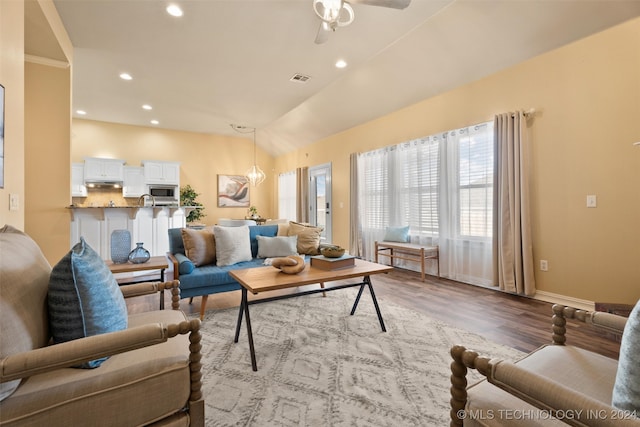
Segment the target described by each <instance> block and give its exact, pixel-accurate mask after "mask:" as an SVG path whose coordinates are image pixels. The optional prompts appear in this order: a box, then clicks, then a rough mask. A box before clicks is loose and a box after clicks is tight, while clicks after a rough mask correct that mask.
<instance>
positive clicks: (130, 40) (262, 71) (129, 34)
mask: <svg viewBox="0 0 640 427" xmlns="http://www.w3.org/2000/svg"><path fill="white" fill-rule="evenodd" d="M175 3H178V4H180V5H181V7H182V8H183V10H184V16H183V17H182V18H174V17H171V16H169V15H168V14H167V13H166V12H165V7H166V5H167V4H168V2H165V1H159V0H153V1H150V0H54V4H55V6H56V8H57V9H58V12H59V14H60V17H61V18H62V21H63V23H64V25H65V28H66V29H67V32H68V34H69V37H70V38H71V41H72V43H73V46H74V48H75V50H74V58H73V109H74V116H75V110H77V109H82V110H85V111H87V115H86V116H84V117H85V118H87V119H93V120H101V121H108V122H116V123H126V124H132V125H139V126H152V125H151V124H150V120H151V119H157V120H159V121H160V124H159V125H158V126H159V127H161V128H166V129H176V130H183V131H191V132H200V133H212V134H222V135H233V136H241V135H239V134H238V133H236V132H235V131H234V130H233V129H231V127H230V124H232V123H233V124H239V125H244V126H249V127H256V128H257V129H258V144H259V145H260V146H261V148H263V149H264V150H266V151H268V152H269V153H271V154H272V155H280V154H284V153H286V152H288V151H291V150H293V149H296V148H299V147H302V146H304V145H306V144H309V143H312V142H314V141H317V140H319V139H322V138H325V137H327V136H329V135H332V134H335V133H338V132H341V131H343V130H346V129H348V128H351V127H353V126H356V125H358V124H360V123H363V122H366V121H369V120H372V119H374V118H376V117H380V116H382V115H385V114H388V113H390V112H392V111H395V110H397V109H399V108H402V107H405V106H408V105H410V104H413V103H415V102H418V101H420V100H423V99H426V98H429V97H431V96H434V95H436V94H438V93H442V92H444V91H447V90H450V89H452V88H455V87H457V86H460V85H462V84H465V83H467V82H470V81H473V80H477V79H479V78H481V77H484V76H486V75H489V74H492V73H494V72H496V71H498V70H501V69H504V68H506V67H509V66H511V65H513V64H516V63H518V62H520V61H523V60H525V59H527V58H530V57H533V56H535V55H538V54H540V53H543V52H545V51H548V50H550V49H553V48H556V47H559V46H562V45H564V44H567V43H569V42H571V41H573V40H577V39H579V38H582V37H584V36H587V35H589V34H592V33H595V32H597V31H601V30H603V29H605V28H607V27H610V26H612V25H615V24H617V23H620V22H623V21H626V20H628V19H630V18H633V17H635V16H639V15H640V1H637V0H634V1H623V0H601V1H597V0H547V1H542V0H531V1H529V0H465V1H460V0H457V1H455V0H412V2H411V5H410V6H409V7H408V8H407V9H404V10H395V9H388V8H383V7H374V6H368V5H361V4H354V5H353V9H354V10H355V21H354V22H353V24H351V25H350V26H348V27H342V28H339V29H338V30H337V31H336V32H335V33H332V34H331V35H330V37H329V41H328V42H327V43H325V44H322V45H317V44H315V43H314V39H315V36H316V32H317V29H318V25H319V22H320V21H319V20H318V18H317V17H316V16H315V14H314V12H313V9H312V6H311V4H312V0H288V1H275V0H253V1H250V0H207V1H204V0H176V1H175ZM27 21H28V19H27ZM27 27H29V22H27ZM27 33H28V31H27ZM26 45H27V47H26V49H25V50H26V51H27V52H26V53H29V54H34V55H38V56H47V52H46V51H45V52H43V50H46V49H44V48H43V47H42V46H37V43H30V41H29V38H28V37H27V41H26ZM30 50H31V51H30ZM55 55H56V54H55V53H51V56H52V59H56V58H55ZM341 58H342V59H344V60H346V61H347V62H348V64H349V65H348V67H347V68H346V69H342V70H341V69H337V68H335V67H334V63H335V62H336V60H338V59H341ZM121 72H128V73H130V74H131V75H132V76H133V80H132V81H123V80H121V79H120V78H119V77H118V75H119V74H120V73H121ZM295 73H301V74H306V75H308V76H310V77H311V79H310V81H309V82H307V83H296V82H291V81H289V79H290V78H291V77H292V76H293V75H294V74H295ZM145 103H148V104H150V105H152V106H153V110H152V111H145V110H143V109H142V108H141V106H142V104H145Z"/></svg>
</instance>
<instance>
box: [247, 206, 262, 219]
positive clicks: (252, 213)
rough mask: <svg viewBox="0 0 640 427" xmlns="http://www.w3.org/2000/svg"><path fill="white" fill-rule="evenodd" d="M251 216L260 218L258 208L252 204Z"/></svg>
mask: <svg viewBox="0 0 640 427" xmlns="http://www.w3.org/2000/svg"><path fill="white" fill-rule="evenodd" d="M249 217H250V218H251V219H259V218H260V215H258V208H256V207H255V206H251V207H250V208H249Z"/></svg>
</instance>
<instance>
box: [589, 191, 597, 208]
mask: <svg viewBox="0 0 640 427" xmlns="http://www.w3.org/2000/svg"><path fill="white" fill-rule="evenodd" d="M597 205H598V202H597V199H596V196H595V194H590V195H588V196H587V207H588V208H595V207H596V206H597Z"/></svg>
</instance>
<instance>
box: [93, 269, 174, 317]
mask: <svg viewBox="0 0 640 427" xmlns="http://www.w3.org/2000/svg"><path fill="white" fill-rule="evenodd" d="M105 264H107V267H109V270H111V272H112V273H113V274H118V273H131V272H136V271H150V270H160V281H161V282H164V270H166V269H167V268H169V261H167V257H166V256H152V257H151V258H149V261H147V262H145V263H142V264H133V263H131V262H126V263H123V264H114V263H113V262H111V261H105ZM141 282H149V280H148V279H145V280H138V281H132V282H127V283H141ZM160 310H164V289H163V290H162V291H160Z"/></svg>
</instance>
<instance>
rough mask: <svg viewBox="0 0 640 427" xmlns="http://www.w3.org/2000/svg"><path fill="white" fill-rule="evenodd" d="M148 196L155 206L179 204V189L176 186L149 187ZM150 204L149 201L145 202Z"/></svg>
mask: <svg viewBox="0 0 640 427" xmlns="http://www.w3.org/2000/svg"><path fill="white" fill-rule="evenodd" d="M149 194H151V195H152V196H153V199H154V201H155V204H156V205H175V204H178V203H179V202H180V189H179V188H178V186H177V185H153V184H152V185H149ZM146 202H147V203H151V200H147V201H146Z"/></svg>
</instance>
